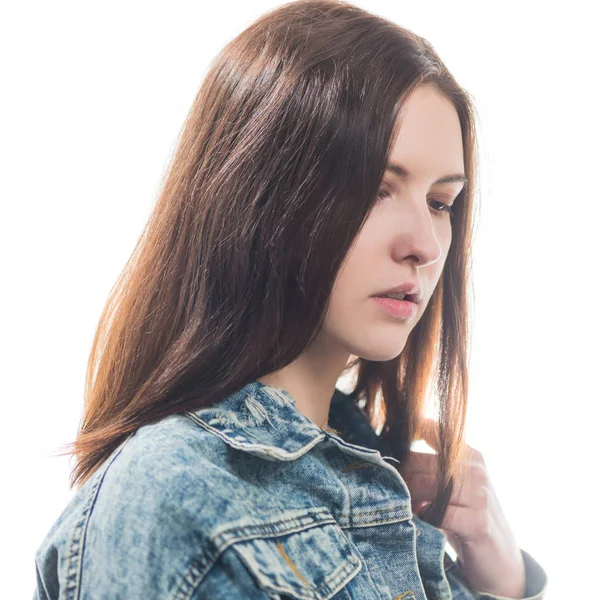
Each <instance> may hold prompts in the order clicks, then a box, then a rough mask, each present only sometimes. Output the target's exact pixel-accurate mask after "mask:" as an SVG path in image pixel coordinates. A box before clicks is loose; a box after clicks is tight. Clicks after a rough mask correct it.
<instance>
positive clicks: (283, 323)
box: [68, 0, 477, 525]
mask: <svg viewBox="0 0 600 600" xmlns="http://www.w3.org/2000/svg"><path fill="white" fill-rule="evenodd" d="M421 85H431V86H434V87H435V88H436V89H437V90H439V92H441V93H442V94H444V95H445V96H447V97H448V98H449V99H450V100H451V101H452V102H453V104H454V106H455V108H456V111H457V113H458V117H459V119H460V124H461V128H462V138H463V148H464V164H465V174H466V176H467V177H468V179H469V185H468V186H466V187H464V188H463V190H462V191H461V193H460V195H459V196H458V198H457V199H456V201H455V204H454V216H453V221H452V228H453V229H452V244H451V247H450V251H449V254H448V257H447V259H446V264H445V266H444V270H443V273H442V277H441V278H440V281H439V283H438V285H437V287H436V289H435V291H434V294H433V296H432V298H431V300H430V302H429V304H428V306H427V309H426V310H425V312H424V314H423V316H422V318H421V319H420V321H419V322H418V323H417V325H416V326H415V327H414V329H413V330H412V332H411V333H410V336H409V338H408V341H407V344H406V346H405V348H404V350H403V351H402V353H401V355H400V356H399V357H397V358H395V359H393V360H390V361H385V362H372V361H367V360H363V359H361V358H359V357H356V360H354V361H352V362H351V363H350V364H349V365H348V367H347V368H348V369H354V371H353V372H354V373H355V374H356V375H357V377H358V378H357V383H356V388H355V392H356V394H355V400H356V401H359V400H360V401H361V403H362V404H361V406H362V407H363V410H364V411H365V412H366V414H367V415H368V417H369V418H370V420H371V422H372V424H373V425H374V426H377V427H378V429H379V430H380V431H381V436H382V437H384V438H385V439H386V440H387V441H388V442H389V443H390V444H391V446H392V448H393V450H394V452H395V456H396V458H398V460H400V462H402V461H403V460H404V459H405V457H406V456H407V453H408V452H409V450H410V447H411V444H412V442H413V441H414V440H415V439H418V433H419V427H420V424H421V423H422V419H423V417H424V412H425V406H426V399H427V397H428V393H429V392H431V391H433V392H434V393H435V396H436V399H437V401H438V402H439V413H440V419H439V432H438V434H439V440H440V448H439V453H438V461H439V469H440V473H441V477H440V479H439V481H438V488H437V494H436V496H435V498H434V502H433V504H432V506H431V507H430V510H429V511H428V513H427V515H424V516H423V518H427V519H428V520H429V522H431V523H432V524H434V525H439V524H440V523H441V521H442V518H443V515H444V513H445V511H446V508H447V506H448V502H449V498H450V495H451V493H452V489H453V485H454V481H455V478H456V475H457V473H458V470H457V469H458V466H459V463H460V460H459V459H460V458H461V457H462V456H464V453H465V444H464V441H463V429H464V421H465V416H466V406H467V375H468V373H467V362H468V361H467V349H468V337H469V335H468V320H467V314H468V304H467V302H468V297H467V287H468V285H467V284H468V274H469V265H470V249H471V236H472V215H473V194H474V186H473V183H474V180H475V176H476V157H477V152H476V137H475V116H474V115H475V112H474V108H473V105H472V102H471V101H470V99H469V95H468V94H467V92H465V91H464V90H463V89H462V88H461V87H460V86H459V85H458V83H457V82H456V81H455V80H454V78H453V77H452V76H451V75H450V73H449V72H448V70H447V69H446V67H445V66H444V65H443V63H442V61H441V60H440V58H439V57H438V55H437V54H436V52H435V51H434V50H433V48H432V46H431V45H430V44H429V43H428V42H427V41H426V40H424V39H423V38H421V37H419V36H418V35H415V34H414V33H412V32H410V31H408V30H406V29H403V28H402V27H400V26H398V25H396V24H394V23H392V22H390V21H388V20H386V19H384V18H381V17H379V16H376V15H373V14H371V13H369V12H366V11H365V10H362V9H360V8H358V7H356V6H354V5H352V4H350V3H347V2H340V1H335V0H312V1H302V0H300V1H297V2H291V3H289V4H285V5H282V6H280V7H278V8H276V9H275V10H272V11H271V12H269V13H267V14H265V15H264V16H262V17H261V18H259V19H258V20H257V21H255V22H254V23H253V24H252V25H251V26H249V27H248V28H247V29H246V30H245V31H243V32H242V33H241V34H240V35H238V36H237V37H236V38H235V39H233V40H232V41H231V42H229V43H228V44H227V45H226V46H225V48H224V49H223V50H222V51H221V52H220V53H219V54H218V56H217V57H216V58H215V59H214V61H213V62H212V63H211V66H210V69H209V71H208V74H207V76H206V78H205V80H204V82H203V83H202V86H201V87H200V89H199V91H198V94H197V96H196V99H195V101H194V103H193V106H192V107H191V110H190V112H189V115H188V117H187V119H186V121H185V123H184V125H183V128H182V131H181V133H180V138H179V140H178V145H177V149H176V151H175V153H174V156H173V158H172V160H171V164H170V166H169V168H168V170H167V171H166V174H165V176H164V179H163V181H162V185H161V193H160V195H159V197H158V200H157V202H156V205H155V207H154V209H153V212H152V214H151V216H150V218H149V220H148V222H147V224H146V227H145V229H144V231H143V233H142V235H141V237H140V239H139V241H138V243H137V245H136V247H135V249H134V251H133V253H132V256H131V257H130V259H129V260H128V262H127V264H126V265H125V268H124V270H123V272H122V273H121V275H120V277H119V279H118V281H117V282H116V284H115V287H114V288H113V289H112V290H111V294H110V297H109V300H108V302H107V305H106V307H105V309H104V311H103V312H102V315H101V317H100V321H99V324H98V328H97V331H96V335H95V337H94V342H93V347H92V350H91V353H90V356H89V361H88V367H87V374H86V390H85V410H84V413H83V416H82V420H81V424H80V429H79V432H78V435H77V438H76V440H75V442H74V443H73V444H70V445H69V446H68V447H69V448H72V449H71V450H69V451H68V453H69V454H73V455H75V457H76V465H75V467H74V468H73V471H72V474H71V486H73V485H75V484H77V483H78V484H80V485H82V484H83V483H84V482H85V481H86V480H87V479H88V477H89V476H90V475H91V474H92V473H93V472H94V471H95V469H96V468H97V467H98V466H99V465H100V464H101V463H102V462H103V461H104V460H105V459H106V458H107V457H108V456H109V454H110V453H111V452H112V451H114V450H115V448H117V446H119V444H120V443H121V442H122V441H124V439H125V438H126V437H127V436H128V435H129V434H131V433H132V432H133V431H135V430H136V429H138V428H139V427H142V426H143V425H146V424H149V423H152V422H155V421H157V420H159V419H162V418H164V417H166V416H168V415H170V414H173V413H179V412H182V411H184V410H194V409H198V408H200V407H206V406H209V405H211V404H213V403H215V402H218V401H219V400H221V399H223V398H225V397H226V396H227V395H229V394H231V393H233V392H234V391H236V390H238V389H240V388H241V387H243V386H244V385H246V384H247V383H249V382H252V381H254V380H256V379H258V378H259V377H262V376H264V375H266V374H268V373H272V372H273V371H276V370H278V369H281V368H282V367H284V366H285V365H287V364H289V363H290V362H292V361H293V360H294V359H295V358H296V357H298V355H299V354H301V353H302V352H303V350H305V349H306V348H307V346H308V345H309V344H310V343H311V342H312V341H313V340H314V339H315V337H316V335H317V334H318V332H319V330H320V328H321V327H322V325H323V322H324V317H325V313H326V311H327V305H328V300H329V296H330V294H331V290H332V287H333V283H334V280H335V278H336V275H337V273H338V270H339V269H340V266H341V264H342V262H343V259H344V257H345V256H346V254H347V253H348V251H349V249H350V246H351V244H352V242H353V240H354V238H355V237H356V235H357V233H358V232H359V230H360V228H361V226H362V225H363V223H364V222H365V220H366V217H367V216H368V214H369V211H370V210H371V207H372V206H373V204H374V202H375V200H376V195H377V190H378V186H379V185H380V183H381V181H382V178H383V174H384V167H385V165H386V163H387V158H388V155H389V152H390V149H391V147H392V145H393V143H394V139H395V137H396V135H397V132H398V127H399V125H400V122H401V118H400V117H401V114H400V113H401V110H402V106H403V102H404V101H405V100H406V98H407V96H408V94H410V92H411V91H413V90H414V89H415V87H416V86H421ZM428 390H429V391H428Z"/></svg>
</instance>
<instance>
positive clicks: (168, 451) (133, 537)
mask: <svg viewBox="0 0 600 600" xmlns="http://www.w3.org/2000/svg"><path fill="white" fill-rule="evenodd" d="M230 461H231V457H230V453H229V452H228V451H227V449H226V445H225V444H224V443H223V442H222V440H220V439H219V438H217V437H216V436H213V435H211V434H210V433H208V432H206V431H205V430H202V429H201V428H199V427H197V426H196V425H195V424H194V423H192V422H191V421H190V420H189V419H188V418H186V417H185V416H184V415H179V414H178V415H171V416H169V417H166V418H164V419H163V420H161V421H159V422H157V423H154V424H151V425H146V426H144V427H141V428H140V429H138V430H137V431H136V432H135V433H134V434H132V435H131V436H130V437H129V438H127V439H126V440H125V441H124V442H123V443H122V444H121V445H120V446H119V447H118V448H117V449H116V450H115V451H114V452H113V453H112V454H111V455H110V456H109V457H108V458H107V459H106V460H105V461H104V463H103V464H102V465H101V466H100V467H99V468H98V469H97V470H96V471H95V472H94V473H93V474H92V476H91V477H90V478H89V479H88V480H87V481H86V482H85V484H84V485H83V486H82V487H81V488H80V489H78V490H77V492H76V493H75V494H74V496H73V498H72V499H71V501H70V502H69V504H68V505H67V506H66V507H65V509H64V510H63V512H62V513H61V514H60V516H59V517H58V519H57V520H56V522H55V523H54V524H53V526H52V528H51V529H50V530H49V532H48V533H47V535H46V537H45V539H44V540H43V542H42V543H41V545H40V546H39V548H38V550H37V552H36V556H35V560H36V570H37V575H38V590H39V589H41V588H44V589H47V590H49V591H48V594H47V595H46V596H40V597H47V598H54V597H58V590H59V589H62V588H63V587H65V586H66V587H69V586H76V587H75V588H73V589H78V587H79V586H80V585H83V584H82V581H83V582H85V586H86V587H87V588H88V589H94V586H101V587H102V588H107V589H109V588H110V589H114V590H115V592H116V591H118V590H126V589H127V587H126V586H127V585H128V584H127V581H135V580H136V578H147V576H148V573H154V577H155V578H156V580H155V581H153V582H151V585H153V586H155V589H159V588H160V589H163V588H164V589H165V590H166V589H172V586H173V582H172V581H168V578H169V577H170V576H172V574H173V573H185V572H187V571H188V570H189V569H190V568H191V567H190V565H193V564H206V565H210V564H212V562H213V561H214V540H215V538H216V536H217V535H218V532H219V530H220V529H221V528H223V527H224V526H225V527H226V526H227V524H228V523H237V522H239V520H240V519H241V518H242V517H243V514H244V512H245V511H247V509H248V507H247V506H244V505H243V503H242V502H231V501H230V498H231V497H232V496H233V497H237V498H243V497H244V495H245V493H244V490H245V483H244V481H243V479H242V478H240V477H239V476H237V475H235V473H234V471H235V469H234V468H233V466H232V464H231V463H230ZM169 574H171V575H169ZM161 578H166V579H164V581H163V580H162V579H161ZM88 586H89V587H88ZM107 586H108V587H107ZM123 586H125V587H123ZM132 589H135V588H132ZM52 590H54V591H55V592H56V594H55V595H53V594H52V593H51V592H52Z"/></svg>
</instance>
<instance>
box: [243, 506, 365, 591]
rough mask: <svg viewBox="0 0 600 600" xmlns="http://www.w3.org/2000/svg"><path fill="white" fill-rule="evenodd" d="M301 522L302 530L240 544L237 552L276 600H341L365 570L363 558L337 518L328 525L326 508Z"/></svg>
mask: <svg viewBox="0 0 600 600" xmlns="http://www.w3.org/2000/svg"><path fill="white" fill-rule="evenodd" d="M301 521H302V523H303V528H302V529H300V530H297V529H296V530H294V531H293V532H291V533H286V534H284V535H273V536H270V535H264V534H263V535H261V536H260V537H254V538H253V539H249V540H244V541H237V542H235V543H234V544H233V545H232V549H233V550H234V551H235V552H237V554H238V556H239V557H240V560H241V561H242V562H243V563H244V564H245V565H246V567H247V568H248V570H249V571H250V572H251V574H252V575H253V576H254V578H255V579H256V581H257V583H258V585H259V587H260V588H261V589H263V590H265V591H266V592H268V593H269V595H270V597H271V598H274V599H275V598H282V599H283V598H294V599H295V600H328V599H330V598H336V594H338V593H339V592H340V591H341V590H342V589H343V588H344V587H345V586H346V585H347V584H348V582H349V581H350V580H351V579H352V578H353V577H354V576H355V575H356V574H357V573H358V572H359V571H360V569H361V568H362V564H361V561H360V558H359V557H358V555H357V554H356V552H355V551H354V550H353V548H352V547H351V546H350V543H349V541H348V539H347V538H346V536H345V535H344V532H343V531H342V529H341V528H340V526H339V525H338V524H337V523H336V522H335V520H334V519H333V516H331V518H330V520H329V519H328V520H327V521H329V522H323V510H322V509H321V510H319V517H318V518H317V516H316V515H314V516H313V515H310V514H307V515H304V516H303V517H302V519H301ZM339 597H340V598H341V597H342V596H339ZM343 597H344V598H346V597H347V596H346V595H344V596H343Z"/></svg>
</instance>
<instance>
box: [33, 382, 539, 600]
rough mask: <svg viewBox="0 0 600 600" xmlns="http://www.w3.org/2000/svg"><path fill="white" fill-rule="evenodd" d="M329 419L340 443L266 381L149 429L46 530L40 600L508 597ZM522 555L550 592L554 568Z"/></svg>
mask: <svg viewBox="0 0 600 600" xmlns="http://www.w3.org/2000/svg"><path fill="white" fill-rule="evenodd" d="M330 424H331V426H332V427H333V428H335V429H336V430H337V431H338V432H340V435H339V436H338V435H335V434H333V433H330V432H326V431H323V430H321V429H320V428H319V427H317V426H316V425H315V424H314V423H313V422H312V421H311V420H310V419H308V418H307V417H305V416H304V415H303V414H302V413H301V412H300V411H299V410H298V409H297V408H296V406H295V402H294V399H293V398H292V397H291V396H290V395H289V394H288V393H287V392H285V391H284V390H281V389H279V388H275V387H272V386H267V385H264V384H262V383H261V382H259V381H255V382H252V383H250V384H248V385H246V386H245V387H243V388H242V389H241V390H239V391H237V392H235V393H233V394H231V395H230V396H228V397H227V398H226V399H224V400H223V401H221V402H219V403H218V404H217V405H215V406H212V407H210V408H204V409H199V410H196V411H193V412H185V413H181V414H176V415H171V416H169V417H167V418H165V419H162V420H161V421H159V422H157V423H154V424H151V425H146V426H144V427H141V428H140V429H138V430H137V431H136V432H135V433H134V434H132V435H131V436H130V437H129V438H127V440H125V442H123V444H121V446H120V447H119V448H117V449H116V450H115V451H114V452H113V453H112V454H111V456H110V457H109V458H108V459H107V460H106V461H105V462H104V463H103V464H102V466H101V467H100V468H99V469H98V470H97V471H96V472H95V473H94V474H93V475H92V477H91V478H90V479H89V480H88V481H87V482H86V483H85V484H84V485H83V486H82V488H81V489H79V490H78V491H77V493H76V494H75V496H74V497H73V499H72V500H71V502H70V503H69V504H68V505H67V507H66V508H65V509H64V511H63V512H62V514H61V515H60V516H59V518H58V519H57V521H56V522H55V523H54V525H53V526H52V528H51V529H50V531H49V532H48V534H47V535H46V538H45V539H44V541H43V542H42V544H41V545H40V547H39V549H38V550H37V552H36V554H35V565H36V573H37V587H36V590H35V593H34V600H48V599H52V600H55V599H60V600H67V599H68V600H75V599H77V600H92V599H93V600H103V599H107V600H108V599H111V600H114V599H120V598H123V599H125V598H127V599H136V598H140V599H143V600H151V599H154V598H156V599H169V600H192V599H194V600H199V599H221V598H222V599H236V598H248V599H256V600H258V599H260V600H265V599H272V600H275V599H289V598H294V599H298V600H300V599H302V600H308V599H311V600H312V599H314V600H317V599H318V600H326V599H335V600H342V599H344V600H349V599H354V600H376V599H377V600H382V599H386V600H426V599H427V600H449V599H450V598H453V599H455V600H473V599H477V600H483V599H486V598H499V597H498V596H489V595H485V594H478V593H477V592H474V591H473V590H470V589H469V587H468V586H467V585H466V584H465V582H464V580H462V578H461V577H460V573H459V572H458V569H457V566H456V565H455V563H453V562H452V561H451V560H450V557H449V555H447V554H446V552H445V547H446V536H445V534H444V533H443V532H442V531H441V530H439V529H437V528H435V527H433V526H431V525H429V524H428V523H425V522H423V521H421V520H420V519H419V518H418V517H416V516H415V515H414V514H413V513H412V511H411V502H410V494H409V490H408V488H407V486H406V484H405V482H404V481H403V479H402V477H401V476H400V475H399V473H398V472H397V470H396V469H395V468H394V467H393V466H392V464H390V463H393V462H394V461H395V459H394V458H392V457H391V456H382V454H381V452H380V450H379V446H378V443H379V438H378V436H377V435H376V433H375V432H374V431H373V429H372V428H371V427H370V425H369V424H368V422H367V421H366V419H365V418H364V416H363V415H362V412H361V411H360V409H359V408H358V407H357V406H356V405H355V404H353V403H352V402H350V401H349V400H348V399H347V397H346V396H345V395H344V394H342V393H341V392H336V395H335V397H334V399H333V401H332V410H331V415H330ZM351 438H352V439H353V440H354V441H353V442H351V441H349V440H350V439H351ZM359 440H360V441H359ZM522 552H523V556H524V558H525V562H526V567H527V578H528V596H527V598H531V599H532V600H533V599H535V600H538V599H541V598H543V593H544V591H545V588H546V582H547V578H546V575H545V573H544V571H543V569H542V568H541V567H540V565H539V564H538V563H537V562H536V561H535V560H534V559H533V558H532V557H531V556H530V555H529V554H528V553H526V552H525V551H523V550H522Z"/></svg>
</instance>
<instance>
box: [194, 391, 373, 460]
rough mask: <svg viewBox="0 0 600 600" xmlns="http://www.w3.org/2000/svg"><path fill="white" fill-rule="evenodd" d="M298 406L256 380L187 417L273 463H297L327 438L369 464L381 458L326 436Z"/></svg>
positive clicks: (232, 444) (335, 437)
mask: <svg viewBox="0 0 600 600" xmlns="http://www.w3.org/2000/svg"><path fill="white" fill-rule="evenodd" d="M295 404H296V403H295V400H294V398H293V397H292V396H291V395H290V394H289V393H288V392H286V391H285V390H283V389H281V388H276V387H273V386H271V385H266V384H264V383H262V382H260V381H258V380H256V381H253V382H251V383H249V384H247V385H246V386H244V387H243V388H241V389H240V390H238V391H237V392H234V393H233V394H231V395H229V396H228V397H227V398H225V399H224V400H222V401H220V402H218V403H217V404H215V405H213V406H210V407H207V408H201V409H198V410H195V411H186V415H187V416H189V417H190V418H191V419H192V420H193V421H195V422H196V423H197V424H198V425H200V426H201V427H203V428H204V429H206V430H207V431H209V432H211V433H213V434H214V435H217V436H219V437H220V438H221V439H223V440H224V441H225V442H226V443H227V444H229V445H230V446H232V447H234V448H237V449H239V450H244V451H246V452H249V453H251V454H255V455H259V456H262V457H264V458H268V459H271V460H294V459H296V458H298V457H300V456H302V455H303V454H305V453H306V452H308V451H309V450H310V449H311V448H312V447H313V446H315V445H316V444H318V443H319V442H320V441H322V440H324V439H325V438H327V437H330V438H332V439H333V440H335V441H336V442H337V443H338V445H340V446H342V449H345V450H347V451H350V452H352V453H353V454H360V455H361V456H362V457H363V458H366V459H367V460H369V458H370V459H371V460H373V458H372V457H373V456H380V455H379V452H378V451H377V450H373V449H368V448H364V447H362V446H356V445H354V444H350V443H348V442H345V441H344V440H342V439H341V438H339V437H338V436H336V435H334V434H332V433H328V432H325V431H324V430H322V429H321V428H320V427H318V426H317V425H316V424H315V423H314V422H313V421H311V420H310V419H309V418H308V417H306V416H305V415H304V414H303V413H301V412H300V411H299V410H298V409H297V408H296V405H295ZM379 460H381V459H379Z"/></svg>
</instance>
